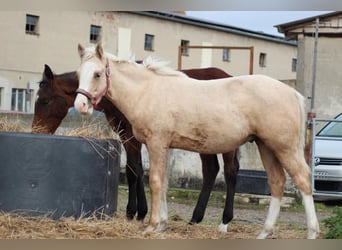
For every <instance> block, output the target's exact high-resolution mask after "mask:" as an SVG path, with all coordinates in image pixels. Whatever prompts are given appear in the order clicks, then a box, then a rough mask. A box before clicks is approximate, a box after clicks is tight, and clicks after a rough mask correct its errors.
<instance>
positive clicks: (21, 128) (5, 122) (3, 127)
mask: <svg viewBox="0 0 342 250" xmlns="http://www.w3.org/2000/svg"><path fill="white" fill-rule="evenodd" d="M0 131H1V132H9V131H11V132H29V130H28V129H27V128H25V125H24V124H22V123H20V121H19V119H17V120H15V121H13V120H10V119H8V117H1V119H0Z"/></svg>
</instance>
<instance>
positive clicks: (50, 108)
mask: <svg viewBox="0 0 342 250" xmlns="http://www.w3.org/2000/svg"><path fill="white" fill-rule="evenodd" d="M77 87H78V78H77V74H76V72H70V73H65V74H61V75H54V74H53V73H52V70H51V69H50V67H49V66H48V65H45V68H44V73H43V78H42V80H41V81H40V82H39V90H38V93H37V99H36V102H35V109H34V118H33V122H32V133H48V134H53V133H54V132H55V131H56V129H57V128H58V126H59V125H60V123H61V122H62V120H63V118H64V117H65V116H66V114H67V112H68V109H69V108H70V107H72V106H73V103H74V100H75V96H76V95H75V90H76V89H77Z"/></svg>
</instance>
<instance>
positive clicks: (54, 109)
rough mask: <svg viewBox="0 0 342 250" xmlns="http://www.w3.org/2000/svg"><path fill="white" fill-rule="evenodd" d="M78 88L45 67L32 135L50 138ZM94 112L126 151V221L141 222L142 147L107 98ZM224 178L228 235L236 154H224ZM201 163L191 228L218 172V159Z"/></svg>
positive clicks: (201, 72)
mask: <svg viewBox="0 0 342 250" xmlns="http://www.w3.org/2000/svg"><path fill="white" fill-rule="evenodd" d="M183 72H184V73H186V74H187V75H189V76H190V77H193V78H197V79H218V78H225V77H231V76H230V75H228V74H227V73H225V72H224V71H222V70H220V69H218V68H205V69H189V70H184V71H183ZM77 88H78V78H77V74H76V72H69V73H64V74H59V75H55V74H53V72H52V70H51V69H50V67H49V66H48V65H45V68H44V73H43V78H42V80H41V82H40V83H39V91H38V96H37V100H36V103H35V112H34V119H33V123H32V132H33V133H49V134H53V133H54V132H55V131H56V129H57V128H58V126H59V125H60V124H61V122H62V120H63V118H64V117H65V116H66V115H67V112H68V109H69V108H70V107H72V106H73V104H74V101H75V98H76V92H75V91H76V89H77ZM97 109H98V110H100V111H102V112H104V113H105V116H106V118H107V120H108V121H109V123H110V126H111V127H112V128H113V130H114V131H122V132H120V133H119V136H120V138H121V141H123V142H124V144H123V146H124V148H125V150H126V155H127V165H126V176H127V180H128V187H129V192H128V193H129V196H128V204H127V207H126V217H127V218H128V219H133V218H134V216H135V214H136V213H137V219H138V220H143V219H144V218H145V215H146V213H147V203H146V197H145V191H144V183H143V168H142V161H141V143H140V142H139V141H137V140H136V138H135V137H134V136H133V131H132V126H131V124H130V123H129V122H128V120H127V119H126V117H125V116H124V115H123V114H122V113H121V112H120V111H119V110H118V109H117V108H116V107H115V106H114V105H113V104H112V103H111V102H109V101H108V99H107V98H103V99H102V100H101V102H100V103H99V104H98V105H97ZM222 156H223V161H224V176H225V180H226V184H227V195H226V204H225V208H224V212H223V218H222V224H221V226H220V230H222V231H227V225H228V222H230V221H231V220H232V218H233V201H234V195H235V184H236V175H237V171H238V169H239V161H238V157H237V150H236V151H235V150H233V151H231V152H229V153H226V154H223V155H222ZM200 158H201V161H202V173H203V186H202V189H201V192H200V195H199V198H198V202H197V204H196V207H195V209H194V212H193V215H192V218H191V220H190V224H194V223H199V222H201V221H202V219H203V216H204V213H205V209H206V206H207V203H208V199H209V196H210V193H211V190H212V188H213V186H214V182H215V178H216V176H217V173H218V171H219V163H218V159H217V156H216V155H214V154H200Z"/></svg>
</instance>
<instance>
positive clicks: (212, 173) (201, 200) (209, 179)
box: [189, 154, 220, 225]
mask: <svg viewBox="0 0 342 250" xmlns="http://www.w3.org/2000/svg"><path fill="white" fill-rule="evenodd" d="M200 157H201V161H202V174H203V184H202V188H201V192H200V195H199V197H198V200H197V204H196V207H195V209H194V212H193V214H192V218H191V220H190V222H189V224H191V225H193V224H196V223H200V222H201V221H202V219H203V217H204V213H205V209H206V207H207V204H208V200H209V196H210V193H211V191H212V189H213V186H214V183H215V179H216V176H217V173H218V171H219V168H220V167H219V163H218V160H217V155H208V154H200Z"/></svg>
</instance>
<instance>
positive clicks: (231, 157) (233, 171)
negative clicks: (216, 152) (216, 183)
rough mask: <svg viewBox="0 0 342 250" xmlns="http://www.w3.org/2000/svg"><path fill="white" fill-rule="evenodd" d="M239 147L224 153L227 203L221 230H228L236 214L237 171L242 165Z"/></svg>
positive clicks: (219, 228) (220, 226)
mask: <svg viewBox="0 0 342 250" xmlns="http://www.w3.org/2000/svg"><path fill="white" fill-rule="evenodd" d="M238 153H239V149H237V150H234V151H231V152H229V153H226V154H223V155H222V156H223V161H224V177H225V180H226V186H227V191H226V203H225V206H224V211H223V216H222V222H221V224H220V225H219V227H218V230H219V231H220V232H227V227H228V223H229V222H230V221H231V220H232V219H233V216H234V196H235V186H236V178H237V173H238V170H239V167H240V164H239V159H238V158H239V156H238Z"/></svg>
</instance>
